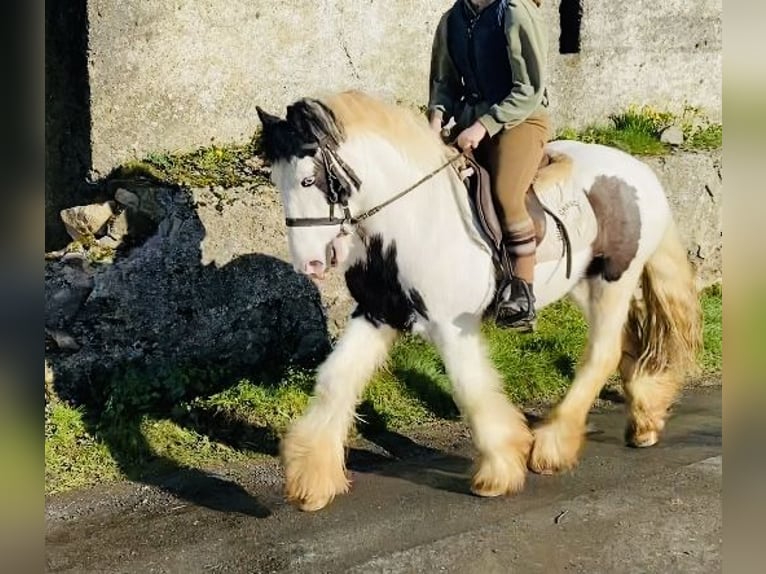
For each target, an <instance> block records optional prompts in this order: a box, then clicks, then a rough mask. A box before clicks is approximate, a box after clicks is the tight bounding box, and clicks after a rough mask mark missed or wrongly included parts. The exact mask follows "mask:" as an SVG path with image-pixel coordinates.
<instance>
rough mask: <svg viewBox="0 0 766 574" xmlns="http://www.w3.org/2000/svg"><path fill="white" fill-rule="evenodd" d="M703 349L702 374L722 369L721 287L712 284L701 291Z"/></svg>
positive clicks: (718, 371)
mask: <svg viewBox="0 0 766 574" xmlns="http://www.w3.org/2000/svg"><path fill="white" fill-rule="evenodd" d="M701 304H702V317H703V332H702V335H703V349H702V357H701V358H700V366H701V368H702V372H703V373H704V374H708V375H710V374H716V373H720V372H721V371H722V370H723V287H722V286H721V285H720V284H718V285H713V286H711V287H709V288H707V289H705V291H703V292H702V297H701Z"/></svg>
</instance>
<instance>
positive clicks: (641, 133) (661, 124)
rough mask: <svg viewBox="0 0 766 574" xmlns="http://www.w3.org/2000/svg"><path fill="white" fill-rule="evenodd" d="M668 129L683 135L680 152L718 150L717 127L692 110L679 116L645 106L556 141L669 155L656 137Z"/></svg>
mask: <svg viewBox="0 0 766 574" xmlns="http://www.w3.org/2000/svg"><path fill="white" fill-rule="evenodd" d="M672 125H675V126H678V127H679V128H681V131H682V132H683V134H684V143H683V145H681V146H680V147H681V149H683V150H690V151H691V150H711V149H719V148H720V147H721V146H722V143H723V127H722V126H721V124H717V123H713V122H710V121H709V120H707V118H705V116H704V115H703V114H702V113H701V111H700V110H699V109H697V108H695V107H692V106H686V107H685V108H684V111H683V112H682V113H681V114H679V115H674V114H672V113H670V112H665V111H658V110H655V109H654V108H651V107H649V106H643V107H636V106H633V107H630V108H628V109H627V110H626V111H624V112H622V113H619V114H614V115H612V116H610V118H609V122H608V123H607V124H603V125H593V126H588V127H586V128H585V129H582V130H574V129H572V128H565V129H563V130H561V131H560V132H559V133H558V134H557V136H556V137H557V139H574V140H579V141H584V142H586V143H599V144H603V145H610V146H614V147H617V148H619V149H621V150H623V151H626V152H628V153H631V154H635V155H663V154H667V153H669V152H670V150H671V146H669V145H667V144H664V143H662V142H661V141H660V136H661V134H662V132H663V131H664V130H665V129H666V128H668V127H670V126H672Z"/></svg>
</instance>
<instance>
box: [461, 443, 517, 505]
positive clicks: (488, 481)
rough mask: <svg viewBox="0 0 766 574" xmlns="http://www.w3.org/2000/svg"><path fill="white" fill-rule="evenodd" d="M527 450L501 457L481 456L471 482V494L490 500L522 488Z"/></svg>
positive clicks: (509, 452)
mask: <svg viewBox="0 0 766 574" xmlns="http://www.w3.org/2000/svg"><path fill="white" fill-rule="evenodd" d="M527 452H528V448H527V449H523V450H521V451H519V450H509V451H508V452H507V453H503V456H497V455H495V456H487V455H482V456H481V457H480V459H479V461H478V465H477V469H476V472H475V473H474V475H473V479H472V481H471V492H473V493H474V494H475V495H476V496H482V497H485V498H492V497H496V496H504V495H511V494H516V493H517V492H520V491H521V490H523V488H524V482H525V481H526V478H527V467H526V464H525V461H526V457H527Z"/></svg>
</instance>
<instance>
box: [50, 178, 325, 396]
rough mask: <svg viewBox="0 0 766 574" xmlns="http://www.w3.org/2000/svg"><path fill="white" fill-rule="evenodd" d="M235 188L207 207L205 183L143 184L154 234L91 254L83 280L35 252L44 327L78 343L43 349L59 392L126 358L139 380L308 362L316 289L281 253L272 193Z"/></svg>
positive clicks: (320, 335) (317, 333)
mask: <svg viewBox="0 0 766 574" xmlns="http://www.w3.org/2000/svg"><path fill="white" fill-rule="evenodd" d="M238 191H239V193H238V194H236V197H237V199H236V200H233V201H231V202H225V203H224V204H223V207H222V209H221V210H220V211H219V210H218V209H216V206H217V202H216V198H215V196H214V194H213V193H212V192H211V191H210V190H205V189H200V190H192V191H191V192H189V191H187V190H180V189H179V190H171V191H168V190H165V191H163V192H161V191H159V190H154V191H153V192H152V194H153V197H154V199H155V200H156V205H157V207H158V209H157V210H156V213H157V214H159V213H164V214H165V215H164V216H163V219H162V220H161V221H160V222H159V224H158V225H157V226H155V228H154V233H153V234H152V235H150V236H149V237H148V238H147V239H146V240H145V241H144V242H143V243H141V244H131V245H130V246H129V249H127V250H123V249H120V250H117V251H116V253H115V257H114V258H113V260H112V261H111V262H108V263H102V264H98V265H94V266H93V269H94V271H93V274H92V276H90V277H88V278H87V279H89V281H90V287H89V288H88V286H87V284H86V283H85V281H86V277H85V276H84V274H83V273H82V272H81V271H79V270H77V269H68V268H67V265H65V264H64V263H62V262H61V261H49V262H46V274H45V294H46V299H45V305H46V328H47V329H49V330H52V331H56V332H64V333H66V334H68V335H70V336H71V337H72V339H73V340H74V341H76V342H77V344H78V345H79V349H78V350H76V351H74V350H69V349H67V350H64V349H62V348H59V347H58V346H57V345H51V347H52V348H50V349H49V350H48V351H47V353H46V360H47V361H48V363H49V364H50V367H51V368H52V369H53V371H55V373H56V379H55V390H56V392H57V393H58V394H59V396H61V397H62V398H64V399H67V400H72V401H74V402H75V403H80V402H82V401H84V400H87V399H88V398H89V397H94V396H96V397H101V396H103V393H104V392H108V389H110V388H112V387H110V385H111V377H114V376H116V374H118V373H124V372H125V371H126V370H130V369H137V370H139V371H140V372H141V376H140V377H139V379H140V380H147V381H152V380H166V379H163V378H162V376H161V375H162V373H168V372H175V371H177V370H179V369H185V368H189V367H194V368H199V369H205V368H211V369H213V368H215V369H220V367H221V366H222V365H225V366H226V367H227V368H229V369H231V370H232V371H236V372H238V373H245V374H247V373H250V374H252V373H253V372H254V369H257V368H260V366H263V365H266V364H269V365H272V366H273V365H285V364H298V365H306V366H313V365H315V364H316V363H317V361H318V360H320V359H321V358H323V357H324V356H325V355H326V353H327V351H328V350H329V348H330V338H329V336H328V332H327V320H326V316H325V310H324V308H323V305H322V298H321V295H320V293H319V291H318V289H317V287H316V286H315V285H314V284H313V283H312V282H311V281H310V280H309V279H308V278H306V277H305V276H303V275H301V274H298V273H296V272H295V271H294V270H293V269H292V266H291V265H290V264H289V263H288V262H287V261H285V259H284V258H283V256H282V255H281V254H284V253H286V251H287V242H286V239H285V236H284V225H283V222H282V217H281V212H280V210H279V209H278V204H277V200H276V194H274V193H273V190H271V189H270V188H264V189H259V190H244V189H243V190H238ZM147 193H148V192H147ZM175 194H184V195H185V196H186V199H187V200H186V201H176V198H175V197H174V196H175ZM138 195H139V197H140V198H141V200H142V203H143V197H142V196H141V195H140V194H138ZM198 203H200V204H202V207H197V208H195V207H194V206H195V205H197V204H198ZM159 208H161V209H159ZM126 211H129V210H126ZM139 213H140V212H136V213H134V214H133V215H136V214H139ZM261 215H263V217H261ZM130 217H132V216H131V215H130V211H129V218H130ZM264 225H265V226H266V229H264ZM132 233H133V230H132V229H131V233H130V236H131V237H132ZM158 374H159V376H157V375H158ZM192 383H193V381H192ZM190 384H191V383H190ZM155 390H156V391H157V392H158V393H163V392H166V391H167V392H168V393H175V392H180V391H178V389H170V388H168V389H165V388H164V387H160V388H158V389H155ZM152 392H154V390H153V391H152ZM195 392H199V389H196V391H195ZM168 398H169V400H178V396H176V395H173V396H172V397H170V396H169V397H168Z"/></svg>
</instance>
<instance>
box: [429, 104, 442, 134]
mask: <svg viewBox="0 0 766 574" xmlns="http://www.w3.org/2000/svg"><path fill="white" fill-rule="evenodd" d="M443 119H444V112H442V111H441V110H434V111H432V112H431V119H430V120H429V122H428V125H430V126H431V129H432V130H434V131H435V132H436V133H437V134H438V133H441V131H442V120H443Z"/></svg>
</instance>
